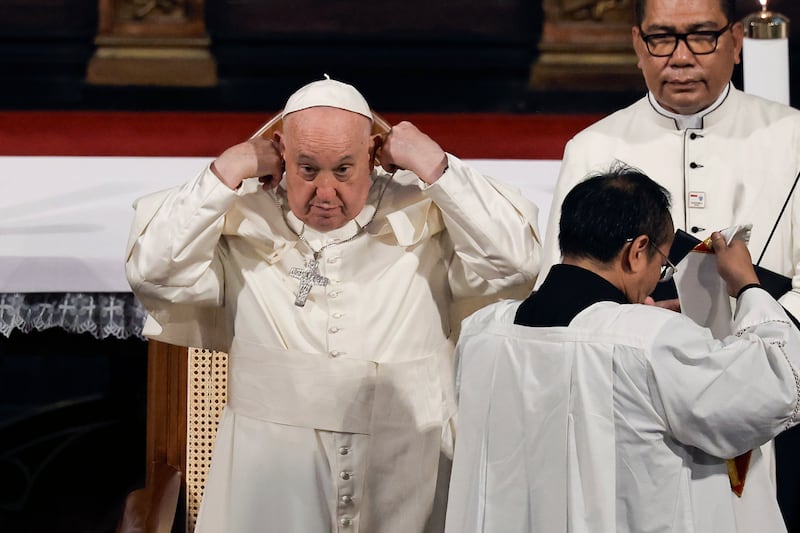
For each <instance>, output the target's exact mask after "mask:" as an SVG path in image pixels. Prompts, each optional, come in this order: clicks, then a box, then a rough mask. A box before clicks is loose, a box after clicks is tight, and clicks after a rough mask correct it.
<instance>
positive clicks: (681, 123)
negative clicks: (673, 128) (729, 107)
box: [647, 83, 731, 130]
mask: <svg viewBox="0 0 800 533" xmlns="http://www.w3.org/2000/svg"><path fill="white" fill-rule="evenodd" d="M730 90H731V84H730V83H728V84H727V85H726V86H725V88H724V89H723V90H722V92H721V93H720V95H719V96H718V97H717V99H716V100H715V101H714V103H713V104H711V105H710V106H708V107H707V108H705V109H702V110H700V111H698V112H697V113H693V114H691V115H681V114H679V113H673V112H672V111H668V110H666V109H664V108H663V107H662V106H661V104H659V103H658V101H657V100H656V97H655V96H653V93H652V92H650V91H648V92H647V98H648V99H649V100H650V105H652V106H653V109H655V110H656V111H657V112H658V113H660V114H661V115H664V116H665V117H668V118H671V119H672V120H674V121H675V124H676V125H677V126H678V129H679V130H686V129H702V127H703V118H704V117H705V116H706V115H708V114H709V113H711V112H712V111H714V110H715V109H716V108H718V107H719V106H721V105H722V102H724V101H725V98H727V96H728V93H729V92H730Z"/></svg>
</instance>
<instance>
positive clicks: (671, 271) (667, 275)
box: [625, 237, 678, 283]
mask: <svg viewBox="0 0 800 533" xmlns="http://www.w3.org/2000/svg"><path fill="white" fill-rule="evenodd" d="M633 240H634V239H633V238H630V239H625V242H633ZM647 242H648V244H650V246H652V247H653V249H654V250H655V251H656V252H658V253H659V255H661V257H663V258H664V261H666V263H664V264H662V265H661V272H660V273H659V275H658V282H659V283H662V282H664V281H669V280H671V279H672V276H674V275H675V272H677V271H678V267H676V266H675V265H673V264H672V261H670V260H669V256H667V254H665V253H664V252H662V251H661V250H659V249H658V246H656V244H655V243H654V242H653V239H651V238H649V237H648V238H647Z"/></svg>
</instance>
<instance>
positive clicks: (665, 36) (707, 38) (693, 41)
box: [639, 22, 733, 57]
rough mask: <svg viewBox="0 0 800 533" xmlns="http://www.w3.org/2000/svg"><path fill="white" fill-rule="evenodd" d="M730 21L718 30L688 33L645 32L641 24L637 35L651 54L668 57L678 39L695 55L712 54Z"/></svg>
mask: <svg viewBox="0 0 800 533" xmlns="http://www.w3.org/2000/svg"><path fill="white" fill-rule="evenodd" d="M731 26H733V24H731V23H730V22H729V23H728V24H726V25H725V27H724V28H720V29H719V30H702V31H690V32H689V33H651V34H649V35H648V34H645V33H644V31H643V30H642V28H641V26H640V27H639V36H640V37H641V38H642V40H643V41H644V44H646V45H647V51H648V52H650V55H651V56H655V57H669V56H671V55H672V54H674V53H675V50H676V49H677V48H678V41H683V42H684V43H686V46H687V47H688V48H689V51H690V52H691V53H693V54H695V55H706V54H713V53H714V52H716V50H717V43H718V42H719V36H720V35H722V34H723V33H725V32H726V31H728V30H729V29H731Z"/></svg>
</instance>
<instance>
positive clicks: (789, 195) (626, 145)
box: [539, 0, 800, 531]
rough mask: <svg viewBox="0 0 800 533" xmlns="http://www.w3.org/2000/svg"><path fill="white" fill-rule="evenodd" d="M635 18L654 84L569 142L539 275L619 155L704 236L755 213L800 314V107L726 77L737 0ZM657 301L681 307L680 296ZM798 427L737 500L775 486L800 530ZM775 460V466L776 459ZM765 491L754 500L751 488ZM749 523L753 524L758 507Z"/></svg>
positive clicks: (766, 249)
mask: <svg viewBox="0 0 800 533" xmlns="http://www.w3.org/2000/svg"><path fill="white" fill-rule="evenodd" d="M632 3H633V6H634V19H635V25H634V26H633V27H632V29H631V34H632V40H633V47H634V50H635V52H636V56H637V58H638V66H639V69H640V70H641V71H642V74H643V76H644V81H645V83H646V85H647V89H648V92H647V94H646V95H645V96H644V97H642V98H641V99H640V100H638V101H637V102H635V103H633V104H632V105H631V106H629V107H627V108H625V109H622V110H620V111H617V112H616V113H613V114H611V115H610V116H608V117H606V118H604V119H602V120H600V121H599V122H597V123H595V124H593V125H592V126H589V127H588V128H587V129H585V130H584V131H582V132H580V133H578V134H577V135H576V136H575V137H574V138H573V139H572V140H570V141H569V143H568V144H567V146H566V148H565V151H564V156H563V161H562V165H561V170H560V175H559V178H558V182H557V185H556V189H555V192H554V196H553V201H552V206H551V209H550V215H549V222H548V226H547V228H548V230H547V235H546V237H545V242H544V252H543V259H542V275H541V276H540V277H539V280H540V281H541V280H542V279H544V277H545V276H546V273H547V271H549V269H550V267H551V266H552V265H553V264H556V263H558V262H559V261H560V256H561V254H560V251H559V249H558V219H559V216H560V213H561V202H562V201H563V199H564V196H565V195H566V194H567V192H568V191H569V190H570V189H571V188H572V187H573V186H574V185H575V184H576V183H578V182H579V181H580V180H582V179H583V178H584V177H585V176H586V175H588V174H589V173H592V172H596V171H600V170H602V169H604V168H608V166H609V165H610V164H611V163H612V162H613V161H616V160H618V161H623V162H625V163H627V164H628V165H631V166H633V167H636V168H639V169H641V170H642V171H643V172H644V173H645V174H647V175H648V176H650V177H651V178H652V179H654V180H655V181H656V182H657V183H659V184H660V185H663V186H664V187H665V188H666V189H667V190H668V191H669V192H670V194H671V195H672V201H673V208H672V221H673V224H674V226H675V228H676V229H682V230H684V231H686V232H689V233H690V234H691V235H693V236H695V237H697V238H698V239H700V240H705V239H707V238H708V237H709V236H710V235H711V232H712V231H714V230H720V229H723V228H727V227H730V226H734V225H737V224H752V225H753V229H752V233H751V238H750V242H749V245H748V247H749V250H750V253H751V255H752V257H753V260H754V262H756V263H758V264H759V265H760V266H762V267H765V268H766V269H769V270H771V271H774V272H777V273H779V274H782V275H784V276H788V277H789V278H792V279H793V281H792V284H791V287H787V289H786V291H785V292H784V294H782V295H779V300H780V303H781V304H782V305H783V306H784V307H785V308H786V309H787V310H788V311H789V312H790V313H792V315H793V316H794V317H796V318H798V317H800V266H799V265H800V188H798V187H796V183H797V177H798V173H800V111H798V110H796V109H794V108H792V107H789V106H786V105H782V104H779V103H776V102H772V101H768V100H765V99H762V98H759V97H757V96H753V95H749V94H745V93H743V92H742V91H740V90H739V89H737V88H736V87H734V85H733V84H732V83H731V77H732V75H733V70H734V65H736V64H739V62H740V60H741V52H742V43H743V31H744V30H743V26H742V23H741V22H739V21H737V20H736V11H735V4H736V2H735V1H734V0H634V1H633V2H632ZM659 305H663V306H666V307H670V308H672V309H675V310H678V308H679V307H678V302H677V300H665V301H662V302H659ZM798 446H800V435H798V430H795V431H789V432H787V433H785V434H783V435H781V436H780V437H779V438H778V440H777V441H776V451H777V461H775V455H776V454H775V453H773V446H772V443H768V444H767V445H765V446H764V447H762V449H761V450H754V452H753V454H752V459H751V461H752V463H754V464H758V463H759V462H761V461H765V462H766V463H767V464H768V468H767V469H766V470H764V471H765V472H770V473H771V474H770V476H769V478H768V479H759V478H758V477H757V476H752V477H751V479H750V480H748V482H747V483H748V485H749V486H746V487H745V489H744V492H743V494H742V498H741V500H740V502H739V503H742V504H749V503H752V505H751V506H750V508H752V509H759V508H763V507H764V506H765V505H769V501H770V500H769V498H771V496H772V495H773V494H774V493H775V491H776V476H777V488H778V495H779V501H780V502H781V508H782V510H783V512H784V513H785V515H786V518H787V522H789V523H790V524H791V525H792V526H793V528H794V529H793V528H792V527H790V530H791V531H800V516H798V515H800V512H798V511H797V510H798V509H800V490H798V489H799V488H800V468H798V466H800V461H798V459H797V449H798ZM776 465H777V469H776V468H775V466H776ZM760 497H764V498H767V501H765V502H762V503H759V502H758V501H753V502H750V501H749V500H750V499H752V498H756V499H758V498H760ZM742 519H743V520H747V521H748V523H752V524H753V527H763V528H764V530H765V531H773V530H772V529H770V527H769V526H768V525H763V524H762V525H758V523H759V520H760V517H759V515H758V513H756V516H755V517H754V518H753V519H752V520H750V519H746V518H745V517H742Z"/></svg>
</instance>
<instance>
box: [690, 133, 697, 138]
mask: <svg viewBox="0 0 800 533" xmlns="http://www.w3.org/2000/svg"><path fill="white" fill-rule="evenodd" d="M689 138H690V139H691V140H695V139H697V134H696V133H691V134H690V135H689Z"/></svg>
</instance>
